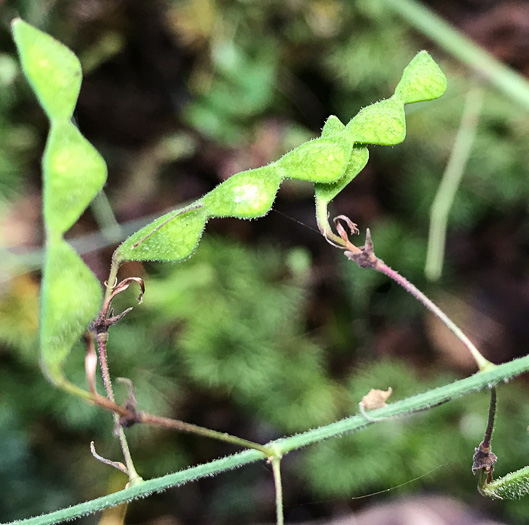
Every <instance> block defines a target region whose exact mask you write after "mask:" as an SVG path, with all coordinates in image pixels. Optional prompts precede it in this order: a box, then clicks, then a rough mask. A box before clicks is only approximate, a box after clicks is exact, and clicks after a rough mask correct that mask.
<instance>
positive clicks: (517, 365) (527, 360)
mask: <svg viewBox="0 0 529 525" xmlns="http://www.w3.org/2000/svg"><path fill="white" fill-rule="evenodd" d="M527 371H529V356H525V357H520V358H518V359H515V360H513V361H510V362H509V363H504V364H502V365H497V366H494V367H490V368H487V369H485V370H483V371H482V372H480V373H478V374H474V375H472V376H470V377H467V378H465V379H461V380H459V381H456V382H454V383H451V384H449V385H445V386H442V387H438V388H435V389H432V390H429V391H428V392H424V393H422V394H418V395H416V396H413V397H410V398H407V399H403V400H401V401H397V402H395V403H391V404H388V405H387V406H385V407H383V408H379V409H376V410H372V411H370V414H372V415H373V417H376V418H377V419H379V420H380V419H386V418H388V417H397V416H404V415H409V414H412V413H414V412H418V411H421V410H427V409H428V408H431V407H432V406H435V405H438V404H441V403H444V402H447V401H450V400H452V399H455V398H457V397H460V396H462V395H465V394H469V393H471V392H476V391H478V390H483V389H488V388H491V387H492V386H493V385H495V384H496V383H498V382H500V381H506V380H508V379H510V378H512V377H515V376H518V375H520V374H522V373H524V372H527ZM372 424H378V422H375V421H373V422H369V421H366V419H365V418H364V417H363V416H362V415H356V416H352V417H348V418H346V419H342V420H341V421H337V422H335V423H331V424H330V425H326V426H323V427H319V428H315V429H313V430H309V431H307V432H304V433H302V434H298V435H295V436H291V437H288V438H283V439H279V440H276V441H273V442H271V443H268V445H267V448H268V449H270V450H272V451H273V452H274V454H273V456H277V455H279V454H283V455H284V454H286V453H287V452H290V451H292V450H297V449H300V448H302V447H305V446H307V445H311V444H313V443H317V442H319V441H323V440H324V439H329V438H332V437H338V436H341V435H343V434H346V433H353V432H357V431H358V430H361V429H363V428H365V427H367V426H369V425H372ZM267 457H270V456H269V455H268V454H265V453H264V452H259V451H257V450H245V451H243V452H239V453H237V454H233V455H231V456H227V457H225V458H222V459H217V460H214V461H211V462H209V463H206V464H203V465H198V466H195V467H190V468H187V469H185V470H182V471H180V472H175V473H173V474H167V475H166V476H162V477H160V478H156V479H151V480H147V481H144V482H143V483H141V484H139V485H136V486H131V487H129V488H126V489H123V490H120V491H118V492H114V493H113V494H108V495H106V496H103V497H101V498H97V499H94V500H91V501H87V502H85V503H80V504H78V505H73V506H71V507H68V508H65V509H61V510H58V511H55V512H51V513H49V514H44V515H42V516H38V517H34V518H29V519H24V520H18V521H14V522H11V523H12V525H15V524H16V525H53V524H55V523H60V522H62V521H66V520H72V519H74V518H77V517H79V516H83V515H85V514H90V513H93V512H97V511H100V510H103V509H105V508H108V507H112V506H115V505H119V504H121V503H124V502H127V501H131V500H134V499H137V498H141V497H146V496H148V495H150V494H152V493H154V492H160V491H163V490H166V489H168V488H170V487H176V486H179V485H183V484H184V483H187V482H190V481H195V480H197V479H200V478H204V477H208V476H212V475H215V474H218V473H220V472H224V471H228V470H232V469H235V468H238V467H241V466H243V465H247V464H250V463H255V462H256V461H260V460H262V459H266V458H267ZM0 525H8V523H3V524H0Z"/></svg>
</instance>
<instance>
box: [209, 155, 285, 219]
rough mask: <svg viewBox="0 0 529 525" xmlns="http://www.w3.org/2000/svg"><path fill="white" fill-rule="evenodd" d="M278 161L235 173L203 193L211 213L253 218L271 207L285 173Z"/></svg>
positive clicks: (266, 211)
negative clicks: (277, 164) (276, 163)
mask: <svg viewBox="0 0 529 525" xmlns="http://www.w3.org/2000/svg"><path fill="white" fill-rule="evenodd" d="M279 173H280V171H279V170H278V169H277V167H276V165H275V164H270V165H268V166H263V167H262V168H257V169H255V170H248V171H242V172H240V173H236V174H235V175H232V176H231V177H230V178H229V179H228V180H226V181H225V182H223V183H222V184H219V185H218V186H217V187H216V188H215V189H213V190H212V191H210V192H209V193H208V194H207V195H206V196H205V197H204V206H205V207H206V210H207V212H208V214H209V216H210V217H238V218H240V219H254V218H257V217H262V216H263V215H265V214H266V213H268V212H269V211H270V208H271V207H272V204H273V203H274V199H275V197H276V193H277V190H278V189H279V185H280V184H281V180H282V177H281V175H280V174H279Z"/></svg>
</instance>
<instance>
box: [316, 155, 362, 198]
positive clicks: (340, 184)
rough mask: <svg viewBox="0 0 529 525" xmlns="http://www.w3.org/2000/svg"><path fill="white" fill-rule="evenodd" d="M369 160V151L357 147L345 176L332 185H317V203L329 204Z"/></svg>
mask: <svg viewBox="0 0 529 525" xmlns="http://www.w3.org/2000/svg"><path fill="white" fill-rule="evenodd" d="M368 159H369V150H368V149H367V148H364V147H362V146H355V147H354V148H353V151H352V152H351V157H350V158H349V163H348V164H347V168H346V170H345V174H344V176H343V177H342V178H341V179H340V180H339V181H337V182H334V183H331V184H315V185H314V191H315V193H316V201H324V202H327V203H329V202H330V201H332V199H334V197H336V195H338V193H340V192H341V191H342V190H343V189H344V188H345V187H346V186H347V185H348V184H349V183H350V182H351V181H352V180H353V179H354V178H355V177H356V176H357V175H358V174H359V173H360V172H361V171H362V170H363V169H364V167H365V165H366V164H367V161H368Z"/></svg>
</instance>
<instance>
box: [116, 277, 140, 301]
mask: <svg viewBox="0 0 529 525" xmlns="http://www.w3.org/2000/svg"><path fill="white" fill-rule="evenodd" d="M132 283H138V284H139V286H140V289H141V292H140V295H139V296H138V303H141V302H142V300H143V294H144V293H145V283H144V282H143V279H142V278H141V277H127V278H126V279H123V281H121V282H120V283H119V284H118V285H116V286H115V287H114V289H113V290H112V294H111V295H110V297H109V298H108V299H107V302H108V303H109V304H110V302H111V301H112V299H113V298H114V297H116V295H118V294H120V293H121V292H124V291H125V290H126V289H127V288H128V287H129V286H130V285H131V284H132Z"/></svg>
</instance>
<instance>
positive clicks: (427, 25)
mask: <svg viewBox="0 0 529 525" xmlns="http://www.w3.org/2000/svg"><path fill="white" fill-rule="evenodd" d="M384 3H385V5H387V6H388V7H390V8H391V9H393V10H394V11H395V12H396V13H398V14H399V15H400V16H402V18H404V19H405V20H406V21H407V22H408V23H409V24H411V25H412V26H414V27H415V28H416V29H418V30H419V31H420V32H421V33H423V34H424V35H425V36H427V37H428V38H430V39H432V40H433V41H434V42H435V43H436V44H437V45H439V46H440V47H442V48H443V49H444V50H445V51H447V52H448V53H450V54H451V55H452V56H454V57H455V58H457V59H458V60H460V61H461V62H463V63H464V64H466V65H467V66H469V67H470V68H472V69H473V70H474V71H475V72H476V73H477V74H478V76H479V77H483V78H485V79H486V80H488V81H489V82H490V83H491V84H493V85H494V86H495V87H496V88H498V89H499V90H500V91H502V92H503V93H504V94H505V95H507V96H508V97H509V98H510V99H511V100H513V101H514V102H516V103H518V104H519V105H521V106H522V107H523V108H525V109H529V83H528V82H527V80H526V79H525V78H524V77H523V76H522V75H520V74H518V73H516V72H515V71H513V70H512V69H510V68H509V67H507V66H506V65H504V64H503V63H502V62H500V61H499V60H496V59H495V58H494V57H493V56H492V55H490V54H489V53H487V52H486V51H485V50H483V49H482V48H481V47H479V46H478V45H477V44H475V43H474V42H472V40H470V39H469V38H467V37H466V36H465V35H463V33H461V32H460V31H458V30H457V29H455V28H454V27H452V26H451V25H450V24H448V23H447V22H445V21H444V20H443V19H442V18H440V17H439V16H437V15H436V14H435V13H434V12H433V11H431V10H430V9H428V8H427V7H425V6H424V5H423V4H421V3H420V2H417V1H416V0H385V2H384Z"/></svg>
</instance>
